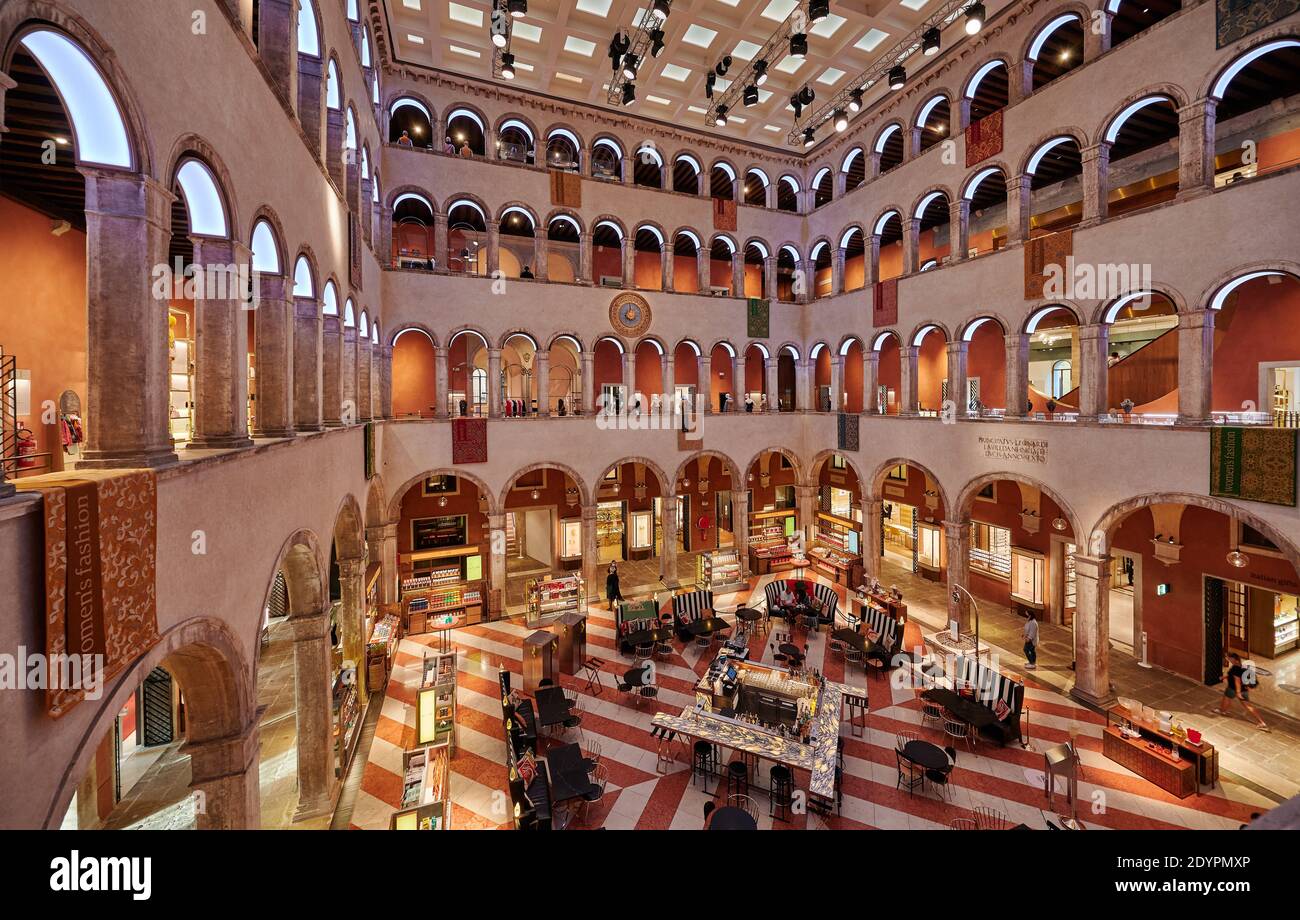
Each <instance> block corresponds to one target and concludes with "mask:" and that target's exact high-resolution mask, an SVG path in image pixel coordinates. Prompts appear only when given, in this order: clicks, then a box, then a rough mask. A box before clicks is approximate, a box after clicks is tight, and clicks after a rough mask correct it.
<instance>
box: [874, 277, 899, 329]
mask: <svg viewBox="0 0 1300 920" xmlns="http://www.w3.org/2000/svg"><path fill="white" fill-rule="evenodd" d="M896 322H898V279H897V278H891V279H889V280H888V281H877V282H876V284H875V287H874V288H873V289H872V296H871V325H873V326H875V327H876V328H877V329H879V328H880V327H881V326H892V325H894V323H896Z"/></svg>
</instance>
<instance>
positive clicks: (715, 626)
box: [686, 617, 731, 638]
mask: <svg viewBox="0 0 1300 920" xmlns="http://www.w3.org/2000/svg"><path fill="white" fill-rule="evenodd" d="M730 628H731V624H730V623H728V622H727V621H726V620H724V619H722V617H703V618H701V619H698V620H696V621H695V622H694V623H687V624H686V632H687V633H688V634H689V635H692V636H695V637H696V638H698V637H700V636H709V635H712V634H713V633H715V632H720V631H721V630H724V629H730Z"/></svg>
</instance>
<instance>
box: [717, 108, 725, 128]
mask: <svg viewBox="0 0 1300 920" xmlns="http://www.w3.org/2000/svg"><path fill="white" fill-rule="evenodd" d="M716 121H717V125H718V127H719V128H725V127H726V126H727V107H726V106H725V105H720V106H718V117H717V120H716Z"/></svg>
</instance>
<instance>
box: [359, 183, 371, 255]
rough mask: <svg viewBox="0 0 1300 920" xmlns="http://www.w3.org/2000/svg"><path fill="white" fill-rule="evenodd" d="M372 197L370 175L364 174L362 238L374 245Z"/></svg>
mask: <svg viewBox="0 0 1300 920" xmlns="http://www.w3.org/2000/svg"><path fill="white" fill-rule="evenodd" d="M371 199H372V194H371V191H370V177H369V176H364V177H363V178H362V179H361V217H360V223H361V238H362V239H363V240H365V241H366V245H367V246H374V243H373V242H372V239H373V237H372V233H371V227H372V220H371V217H370V214H371V208H372V207H373V206H374V202H373V201H372V200H371Z"/></svg>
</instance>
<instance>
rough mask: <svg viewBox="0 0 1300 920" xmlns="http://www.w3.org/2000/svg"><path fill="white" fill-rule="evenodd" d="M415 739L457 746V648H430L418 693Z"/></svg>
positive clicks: (421, 742) (420, 741)
mask: <svg viewBox="0 0 1300 920" xmlns="http://www.w3.org/2000/svg"><path fill="white" fill-rule="evenodd" d="M415 742H416V744H418V745H421V746H423V745H428V744H446V745H447V747H448V750H455V747H456V651H455V649H453V650H451V651H449V652H430V653H428V654H426V655H425V656H424V661H423V663H422V665H421V669H420V687H419V689H418V690H416V693H415Z"/></svg>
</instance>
